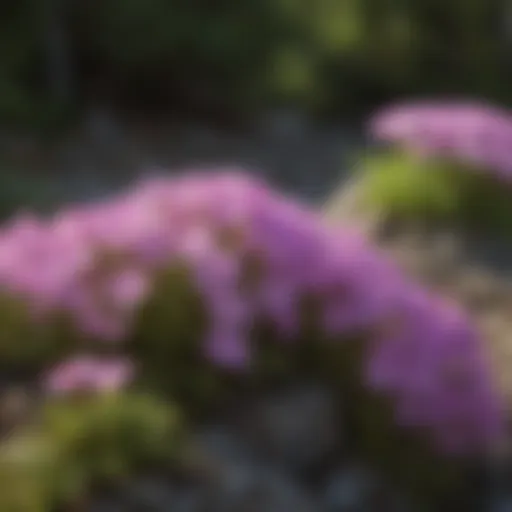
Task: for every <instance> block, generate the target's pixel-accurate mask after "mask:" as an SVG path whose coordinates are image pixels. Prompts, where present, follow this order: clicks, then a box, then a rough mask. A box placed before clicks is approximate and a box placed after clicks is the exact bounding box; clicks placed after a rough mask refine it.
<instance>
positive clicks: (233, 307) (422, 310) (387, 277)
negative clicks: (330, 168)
mask: <svg viewBox="0 0 512 512" xmlns="http://www.w3.org/2000/svg"><path fill="white" fill-rule="evenodd" d="M510 147H512V144H511V145H510ZM0 238H1V241H0V284H1V287H2V291H3V294H4V295H5V296H7V297H9V296H12V297H15V296H16V297H17V298H22V300H23V301H24V302H25V303H26V304H27V307H28V309H29V311H30V312H31V314H32V315H33V319H34V320H33V321H34V322H45V319H47V318H49V317H51V315H52V314H53V313H54V312H56V311H58V312H65V313H66V314H67V315H68V316H69V317H70V318H71V319H72V321H73V324H74V325H75V328H76V329H77V330H79V331H80V332H81V333H82V335H83V336H84V337H85V338H86V339H89V338H90V339H91V340H94V342H95V343H96V344H97V342H98V341H100V342H102V341H104V342H105V343H106V344H114V345H116V344H121V345H122V343H123V341H124V340H126V339H127V338H128V337H129V335H130V332H131V329H132V328H133V318H134V316H135V313H136V312H137V311H138V310H139V308H141V307H142V306H143V305H144V304H145V303H147V300H148V298H149V297H150V296H151V294H152V291H153V290H154V288H155V284H156V283H155V280H156V279H157V278H156V277H155V276H157V275H158V272H159V271H160V270H161V269H164V268H166V267H168V266H171V265H173V264H175V263H176V262H185V263H186V265H187V266H188V268H189V270H190V272H191V276H192V280H193V283H192V286H194V287H195V288H196V289H197V290H198V291H199V292H200V294H201V297H202V299H203V301H204V305H205V309H206V311H207V313H208V325H207V330H206V333H205V337H204V339H203V340H202V345H201V347H202V350H203V351H204V354H205V356H206V357H207V358H208V359H209V360H210V362H211V363H212V364H214V365H218V366H222V367H229V368H236V369H238V370H242V371H243V370H244V369H247V371H249V370H250V362H251V341H250V334H249V333H250V332H251V326H252V325H253V324H254V323H255V322H257V321H258V320H259V319H261V318H265V319H267V320H270V321H272V322H273V323H274V324H275V327H276V330H277V332H278V333H279V334H280V339H282V341H283V343H285V342H288V343H291V342H293V340H294V339H296V338H297V337H298V334H299V333H298V331H299V330H300V326H301V323H300V318H299V317H300V308H299V299H300V297H303V296H306V295H308V296H314V297H316V298H317V300H318V302H319V304H321V316H320V324H321V325H320V328H321V329H323V330H324V331H325V333H326V334H327V335H328V337H332V339H333V340H341V341H340V343H341V342H342V340H344V339H347V340H348V339H353V338H350V337H349V336H345V334H348V333H351V332H354V331H359V330H367V332H369V333H373V334H372V337H373V338H372V339H371V340H370V341H369V345H368V346H369V350H368V351H366V354H367V356H366V358H365V361H364V362H363V365H364V367H363V368H362V372H361V374H362V375H363V379H364V382H363V384H364V385H365V386H366V387H367V388H368V389H369V390H372V391H375V392H376V393H382V394H385V395H386V396H387V397H389V398H391V402H392V404H393V407H394V414H395V419H396V422H397V423H398V424H399V425H403V426H420V427H427V428H428V429H430V431H431V432H432V433H433V434H434V437H435V439H436V440H437V442H438V443H439V446H441V447H442V448H443V449H444V450H453V451H459V452H467V451H473V450H480V449H482V448H484V447H487V446H488V445H489V443H491V442H493V441H494V440H495V439H496V438H497V437H498V436H499V435H500V434H501V429H502V426H503V419H502V411H501V402H500V399H499V396H498V394H497V393H496V391H495V390H494V388H493V385H492V379H491V376H490V374H489V370H488V366H487V364H486V360H485V357H484V355H483V353H482V347H481V344H480V342H481V340H480V339H479V337H478V335H477V333H476V332H475V330H474V329H473V327H472V325H471V323H470V322H469V320H468V319H467V318H466V317H465V316H464V314H463V313H462V312H461V311H459V310H458V309H457V307H456V306H455V305H451V304H445V303H443V302H441V301H440V300H439V299H438V298H436V297H431V296H430V295H429V294H428V293H427V292H426V291H425V290H423V289H422V288H420V287H419V286H417V285H415V284H414V283H411V282H409V281H408V280H407V279H405V278H404V277H403V276H402V275H401V274H400V272H398V271H397V270H396V269H395V267H394V266H393V265H392V264H390V263H389V262H388V261H387V260H386V259H385V258H384V257H383V255H381V254H379V253H378V252H377V250H376V249H374V248H372V247H370V246H369V245H368V244H367V243H366V242H365V240H363V239H362V238H359V237H358V236H357V235H356V234H353V233H350V232H348V231H346V230H342V231H340V229H339V228H333V227H328V226H326V225H325V224H324V223H323V222H322V219H321V217H320V215H318V214H317V213H316V212H314V211H310V210H309V209H308V208H307V207H305V206H303V205H302V204H300V203H299V202H296V201H295V200H293V199H292V198H288V197H284V196H282V195H280V194H278V193H276V192H274V191H273V190H272V189H271V188H270V187H269V186H267V185H266V184H265V183H263V182H261V181H260V180H258V179H257V178H254V177H250V176H248V175H245V174H244V173H241V172H238V171H236V170H235V171H233V172H231V171H227V172H219V173H200V172H198V173H189V174H186V175H185V176H184V177H178V178H173V179H167V178H155V179H151V180H146V181H142V182H141V183H139V184H137V185H136V186H135V187H134V188H133V189H131V190H128V191H127V192H124V193H122V194H119V195H117V196H115V197H113V198H112V199H110V200H109V201H106V202H100V203H97V204H89V205H85V206H78V207H70V208H67V209H63V210H61V211H59V212H58V213H57V214H55V215H54V216H53V217H51V218H47V219H38V218H35V217H30V216H21V217H18V218H16V219H14V220H13V221H12V222H11V223H10V224H9V225H6V226H5V227H4V228H3V231H2V233H1V236H0ZM249 259H250V260H251V261H257V262H258V272H257V279H255V280H254V282H253V283H252V285H251V286H242V285H241V283H242V282H243V278H244V272H245V270H246V267H245V263H246V262H247V261H248V260H249ZM383 326H387V327H385V328H384V327H383ZM347 343H348V341H347ZM131 374H132V369H131V368H130V367H129V366H127V363H126V362H117V363H116V362H115V361H113V362H110V363H108V362H105V360H101V361H100V360H98V361H97V362H96V363H95V360H94V358H91V357H85V358H79V359H76V360H71V361H69V362H68V363H63V364H62V365H61V366H59V367H57V368H56V369H55V370H54V373H53V375H50V377H49V379H48V382H47V383H48V386H49V389H50V390H51V391H59V390H61V391H62V390H69V389H72V388H73V387H75V386H76V387H79V386H90V387H93V388H94V387H98V386H100V387H101V385H103V384H104V385H105V386H106V387H107V388H109V389H111V388H112V387H116V386H122V385H124V384H125V382H126V381H128V379H129V377H130V376H131Z"/></svg>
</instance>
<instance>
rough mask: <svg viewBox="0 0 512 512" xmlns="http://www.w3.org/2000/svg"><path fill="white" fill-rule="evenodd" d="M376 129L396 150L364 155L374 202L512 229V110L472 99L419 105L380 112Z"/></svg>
mask: <svg viewBox="0 0 512 512" xmlns="http://www.w3.org/2000/svg"><path fill="white" fill-rule="evenodd" d="M370 131H371V132H372V134H373V135H374V136H375V137H376V138H377V139H379V140H382V141H385V142H387V143H390V144H391V149H390V150H384V151H379V152H377V154H376V155H374V156H372V157H370V158H367V159H366V160H363V163H364V169H363V174H364V177H363V179H364V180H365V188H366V191H367V192H366V198H365V199H364V200H365V201H366V202H367V206H368V207H370V208H376V209H378V211H379V212H381V213H382V214H384V215H389V216H391V217H393V218H395V219H397V220H401V221H404V220H405V221H420V222H425V223H430V224H432V223H435V222H445V223H446V222H448V223H452V224H458V225H459V226H462V227H463V228H467V229H470V230H486V231H491V232H495V233H498V234H501V235H505V236H509V235H510V233H511V228H512V225H511V223H510V220H509V219H510V218H511V217H510V215H511V213H512V211H511V207H510V194H511V192H512V186H511V177H512V159H511V157H510V149H509V148H510V147H511V145H512V117H510V116H508V115H507V114H506V113H505V112H500V111H498V110H495V109H492V108H490V107H484V106H479V105H472V104H446V105H444V104H442V103H441V104H435V103H434V104H427V103H426V104H412V105H404V106H397V107H392V108H389V109H385V110H384V111H383V112H381V113H379V114H377V115H376V116H375V118H373V119H372V121H371V123H370Z"/></svg>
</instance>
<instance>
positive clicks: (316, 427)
mask: <svg viewBox="0 0 512 512" xmlns="http://www.w3.org/2000/svg"><path fill="white" fill-rule="evenodd" d="M339 413H340V411H339V409H338V407H337V402H336V399H335V397H334V396H333V394H331V393H330V392H329V391H328V390H327V389H324V388H322V387H320V386H314V385H311V386H308V385H299V386H296V387H292V388H290V389H287V390H282V391H279V392H275V393H272V394H269V395H267V396H264V397H262V398H260V400H259V401H257V403H256V404H254V405H253V406H252V407H250V408H249V410H248V411H247V412H246V416H245V418H244V419H245V423H244V425H245V431H246V432H247V435H248V436H249V438H250V439H251V440H252V442H253V443H254V445H255V446H256V448H257V449H258V451H259V453H261V454H265V455H266V456H267V457H269V458H271V459H272V460H273V461H274V462H275V463H276V464H278V465H279V466H281V467H283V468H286V469H287V470H289V471H292V472H302V471H307V470H308V469H310V468H314V467H316V466H318V465H321V464H322V462H324V461H326V460H328V459H329V458H330V457H331V456H332V455H333V454H334V453H336V452H337V451H338V449H339V448H340V446H341V445H342V441H343V424H342V421H341V418H340V414H339Z"/></svg>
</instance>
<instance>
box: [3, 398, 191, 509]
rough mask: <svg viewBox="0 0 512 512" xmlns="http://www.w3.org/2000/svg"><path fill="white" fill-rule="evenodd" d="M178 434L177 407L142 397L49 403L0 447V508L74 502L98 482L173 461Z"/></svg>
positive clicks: (111, 479)
mask: <svg viewBox="0 0 512 512" xmlns="http://www.w3.org/2000/svg"><path fill="white" fill-rule="evenodd" d="M181 432H182V424H181V421H180V417H179V415H178V414H177V410H176V409H175V408H174V407H173V406H172V405H170V404H168V403H166V402H162V401H159V400H158V399H156V398H155V397H152V396H150V395H147V394H142V393H134V392H130V393H125V394H119V395H118V394H112V395H102V396H82V397H77V396H75V397H69V398H66V399H61V400H53V401H51V402H49V403H47V404H46V405H44V406H43V408H42V411H41V416H40V418H39V421H38V422H37V423H34V424H32V425H28V426H26V427H24V428H23V429H22V430H20V431H19V432H16V433H15V434H13V435H12V436H11V437H9V438H8V439H6V440H4V442H3V443H2V445H1V449H0V477H1V478H0V509H1V510H6V511H7V510H9V511H12V512H15V511H17V510H19V511H20V512H48V511H49V510H52V509H53V508H54V507H56V506H57V505H59V504H63V503H75V502H76V501H77V500H81V499H83V498H84V497H85V498H86V497H87V493H88V491H89V490H90V489H91V488H92V486H93V484H95V483H97V482H101V483H102V484H105V483H108V482H110V483H114V482H116V481H119V480H121V479H123V478H125V477H128V476H130V474H132V473H133V472H134V471H137V470H138V469H141V468H144V466H151V465H154V464H157V463H166V462H167V463H168V462H169V461H171V460H172V458H173V457H174V456H175V454H176V452H177V448H178V446H179V442H180V439H181Z"/></svg>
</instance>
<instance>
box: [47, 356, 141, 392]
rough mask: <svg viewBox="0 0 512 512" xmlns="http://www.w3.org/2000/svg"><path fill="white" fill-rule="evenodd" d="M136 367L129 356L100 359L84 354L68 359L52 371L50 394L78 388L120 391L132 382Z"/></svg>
mask: <svg viewBox="0 0 512 512" xmlns="http://www.w3.org/2000/svg"><path fill="white" fill-rule="evenodd" d="M133 373H134V368H133V365H132V364H131V362H129V361H127V360H125V359H112V360H107V359H100V358H94V357H92V356H81V357H76V358H74V359H70V360H68V361H65V362H64V363H61V364H59V365H58V366H56V367H55V368H53V369H52V370H51V372H50V373H49V375H48V376H47V378H46V380H45V383H44V384H45V388H46V389H47V391H49V392H50V393H54V394H66V393H73V392H77V391H94V392H109V391H117V390H119V389H121V388H123V387H124V386H125V385H126V384H128V383H129V381H130V380H131V378H132V377H133Z"/></svg>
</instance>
